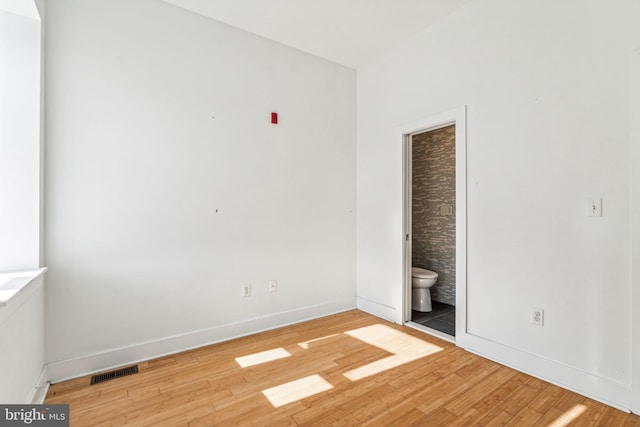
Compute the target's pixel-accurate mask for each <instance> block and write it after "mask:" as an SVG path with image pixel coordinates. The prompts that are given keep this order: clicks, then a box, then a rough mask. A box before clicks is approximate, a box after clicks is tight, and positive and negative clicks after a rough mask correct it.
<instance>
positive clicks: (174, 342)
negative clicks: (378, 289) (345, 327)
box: [48, 297, 356, 383]
mask: <svg viewBox="0 0 640 427" xmlns="http://www.w3.org/2000/svg"><path fill="white" fill-rule="evenodd" d="M354 308H356V307H355V299H354V298H353V297H351V298H344V299H341V300H335V301H331V302H327V303H323V304H317V305H310V306H306V307H302V308H297V309H294V310H289V311H285V312H281V313H276V314H271V315H268V316H263V317H256V318H252V319H247V320H243V321H240V322H236V323H228V324H225V325H220V326H215V327H213V328H208V329H203V330H200V331H193V332H189V333H185V334H181V335H176V336H172V337H167V338H164V339H160V340H154V341H149V342H144V343H139V344H135V345H131V346H128V347H122V348H117V349H112V350H107V351H104V352H100V353H95V354H90V355H86V356H82V357H78V358H75V359H70V360H63V361H59V362H52V363H49V365H48V376H49V381H51V382H52V383H56V382H60V381H65V380H69V379H72V378H78V377H82V376H85V375H89V374H93V373H96V372H100V371H105V370H108V369H112V368H115V367H119V366H123V365H127V364H132V363H137V362H142V361H145V360H149V359H155V358H158V357H162V356H167V355H170V354H175V353H179V352H181V351H186V350H191V349H193V348H198V347H202V346H205V345H210V344H215V343H218V342H222V341H228V340H231V339H234V338H239V337H243V336H246V335H251V334H255V333H258V332H263V331H267V330H270V329H275V328H280V327H282V326H287V325H291V324H295V323H300V322H304V321H307V320H311V319H315V318H319V317H324V316H329V315H331V314H335V313H340V312H343V311H348V310H352V309H354Z"/></svg>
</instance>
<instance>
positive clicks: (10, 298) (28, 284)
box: [0, 267, 47, 309]
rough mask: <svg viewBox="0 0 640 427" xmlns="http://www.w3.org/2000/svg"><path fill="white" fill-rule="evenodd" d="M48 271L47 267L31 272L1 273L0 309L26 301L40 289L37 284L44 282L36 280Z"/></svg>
mask: <svg viewBox="0 0 640 427" xmlns="http://www.w3.org/2000/svg"><path fill="white" fill-rule="evenodd" d="M46 271H47V268H46V267H45V268H39V269H37V270H31V271H14V272H8V273H0V309H2V308H3V307H6V306H7V305H14V304H15V303H19V301H21V300H24V299H26V298H27V297H28V296H29V295H30V294H31V293H32V292H33V291H35V290H36V288H38V286H37V284H39V283H41V282H42V281H41V280H36V279H37V278H39V277H40V276H42V275H43V274H44V273H45V272H46Z"/></svg>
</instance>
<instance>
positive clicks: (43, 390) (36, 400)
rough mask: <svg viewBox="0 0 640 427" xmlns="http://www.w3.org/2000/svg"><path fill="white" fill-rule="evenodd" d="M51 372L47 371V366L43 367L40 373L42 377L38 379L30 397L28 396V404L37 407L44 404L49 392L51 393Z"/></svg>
mask: <svg viewBox="0 0 640 427" xmlns="http://www.w3.org/2000/svg"><path fill="white" fill-rule="evenodd" d="M48 377H49V372H48V369H47V365H44V366H43V367H42V371H41V372H40V376H39V377H38V381H37V382H36V385H35V386H34V387H33V390H32V391H31V393H29V396H27V400H26V402H28V403H31V404H34V405H37V404H41V403H44V399H45V397H47V392H48V391H49V381H48Z"/></svg>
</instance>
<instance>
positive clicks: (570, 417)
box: [549, 405, 587, 427]
mask: <svg viewBox="0 0 640 427" xmlns="http://www.w3.org/2000/svg"><path fill="white" fill-rule="evenodd" d="M586 410H587V407H586V406H584V405H575V406H574V407H573V408H571V409H569V410H568V411H567V412H565V413H564V414H562V415H560V417H558V419H556V420H555V421H554V422H552V423H551V424H549V427H564V426H568V425H569V424H570V423H571V422H573V421H574V420H575V419H576V418H578V417H579V416H580V415H582V413H583V412H584V411H586Z"/></svg>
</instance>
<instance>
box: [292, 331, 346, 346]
mask: <svg viewBox="0 0 640 427" xmlns="http://www.w3.org/2000/svg"><path fill="white" fill-rule="evenodd" d="M337 336H338V334H332V335H327V336H326V337H320V338H316V339H313V340H309V341H304V342H301V343H298V345H299V346H300V347H302V348H305V349H307V348H309V344H312V343H314V342H318V341H322V340H326V339H329V338H333V337H337Z"/></svg>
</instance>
